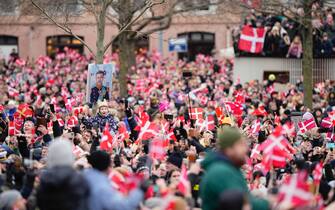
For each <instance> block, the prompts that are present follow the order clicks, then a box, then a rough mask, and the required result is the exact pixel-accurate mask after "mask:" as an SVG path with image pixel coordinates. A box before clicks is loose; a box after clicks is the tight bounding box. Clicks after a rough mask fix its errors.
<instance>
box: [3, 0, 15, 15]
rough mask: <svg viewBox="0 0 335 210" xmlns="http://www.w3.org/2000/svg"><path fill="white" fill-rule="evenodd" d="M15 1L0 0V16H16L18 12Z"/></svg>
mask: <svg viewBox="0 0 335 210" xmlns="http://www.w3.org/2000/svg"><path fill="white" fill-rule="evenodd" d="M18 7H19V4H18V1H17V0H0V15H2V16H6V15H16V14H17V12H18Z"/></svg>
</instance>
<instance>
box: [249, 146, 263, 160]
mask: <svg viewBox="0 0 335 210" xmlns="http://www.w3.org/2000/svg"><path fill="white" fill-rule="evenodd" d="M260 156H261V150H260V144H255V145H254V148H253V149H252V150H251V155H250V158H251V159H258V158H259V157H260Z"/></svg>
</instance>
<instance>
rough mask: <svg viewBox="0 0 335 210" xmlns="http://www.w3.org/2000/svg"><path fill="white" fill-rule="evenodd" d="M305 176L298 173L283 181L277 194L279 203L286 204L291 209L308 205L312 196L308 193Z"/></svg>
mask: <svg viewBox="0 0 335 210" xmlns="http://www.w3.org/2000/svg"><path fill="white" fill-rule="evenodd" d="M305 174H306V173H305V172H299V173H298V174H293V175H291V176H290V177H287V179H286V180H284V182H283V184H282V186H281V187H280V189H279V194H278V200H279V202H280V203H288V204H291V205H292V206H293V207H301V206H304V205H307V204H309V202H310V201H311V199H312V198H313V195H312V193H311V192H309V185H308V182H307V180H306V178H305V177H307V176H306V175H305Z"/></svg>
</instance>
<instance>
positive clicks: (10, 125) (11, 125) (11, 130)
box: [8, 121, 20, 136]
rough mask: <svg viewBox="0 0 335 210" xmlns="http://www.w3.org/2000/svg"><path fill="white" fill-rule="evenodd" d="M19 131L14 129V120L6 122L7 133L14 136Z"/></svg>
mask: <svg viewBox="0 0 335 210" xmlns="http://www.w3.org/2000/svg"><path fill="white" fill-rule="evenodd" d="M19 133H20V131H19V130H17V129H16V126H15V122H14V121H9V123H8V134H9V135H10V136H15V135H17V134H19Z"/></svg>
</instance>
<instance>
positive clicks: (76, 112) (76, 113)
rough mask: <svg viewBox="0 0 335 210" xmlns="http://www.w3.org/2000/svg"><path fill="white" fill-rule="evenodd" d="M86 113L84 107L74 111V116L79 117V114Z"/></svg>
mask: <svg viewBox="0 0 335 210" xmlns="http://www.w3.org/2000/svg"><path fill="white" fill-rule="evenodd" d="M83 112H84V107H83V106H79V107H76V108H74V109H73V114H74V115H76V116H78V115H79V114H81V113H83Z"/></svg>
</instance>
